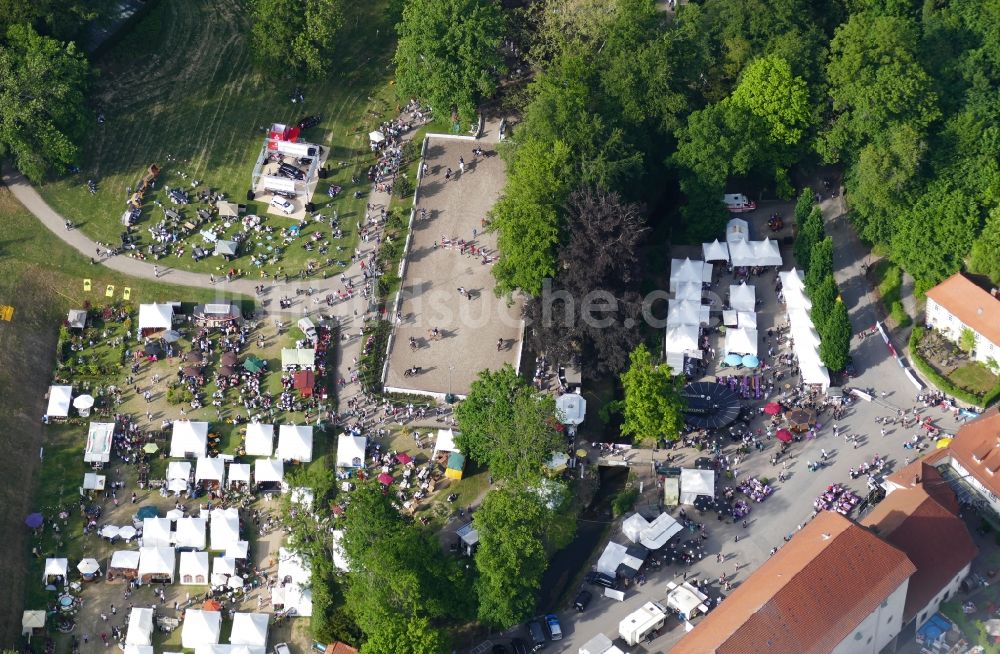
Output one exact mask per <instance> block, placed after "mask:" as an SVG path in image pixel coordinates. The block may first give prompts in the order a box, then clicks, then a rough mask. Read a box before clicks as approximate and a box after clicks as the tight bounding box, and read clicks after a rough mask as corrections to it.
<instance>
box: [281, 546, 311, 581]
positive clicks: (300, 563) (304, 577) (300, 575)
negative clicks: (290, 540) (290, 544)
mask: <svg viewBox="0 0 1000 654" xmlns="http://www.w3.org/2000/svg"><path fill="white" fill-rule="evenodd" d="M286 578H290V579H291V581H292V583H296V584H300V585H302V586H307V585H309V582H310V580H311V579H312V570H311V569H310V568H309V563H308V562H307V561H306V560H304V559H303V558H302V557H301V556H300V555H299V554H297V553H295V552H293V551H291V550H288V549H285V548H284V547H281V548H278V581H284V580H285V579H286Z"/></svg>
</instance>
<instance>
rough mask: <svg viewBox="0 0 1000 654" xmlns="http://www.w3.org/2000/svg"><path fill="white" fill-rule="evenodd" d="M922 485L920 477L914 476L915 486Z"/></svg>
mask: <svg viewBox="0 0 1000 654" xmlns="http://www.w3.org/2000/svg"><path fill="white" fill-rule="evenodd" d="M919 483H920V475H913V485H914V486H916V485H917V484H919Z"/></svg>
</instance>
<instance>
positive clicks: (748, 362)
mask: <svg viewBox="0 0 1000 654" xmlns="http://www.w3.org/2000/svg"><path fill="white" fill-rule="evenodd" d="M743 365H744V366H746V367H747V368H756V367H757V366H759V365H760V361H759V360H758V359H757V357H755V356H754V355H752V354H748V355H746V356H745V357H743Z"/></svg>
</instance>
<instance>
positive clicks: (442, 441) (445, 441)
mask: <svg viewBox="0 0 1000 654" xmlns="http://www.w3.org/2000/svg"><path fill="white" fill-rule="evenodd" d="M434 451H435V452H458V451H459V450H458V448H457V447H455V432H454V431H452V430H451V429H438V433H437V442H435V443H434Z"/></svg>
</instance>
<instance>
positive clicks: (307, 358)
mask: <svg viewBox="0 0 1000 654" xmlns="http://www.w3.org/2000/svg"><path fill="white" fill-rule="evenodd" d="M315 365H316V350H314V349H312V348H298V349H296V348H290V347H286V348H282V350H281V367H282V368H292V367H296V366H297V367H299V368H313V367H314V366H315Z"/></svg>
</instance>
